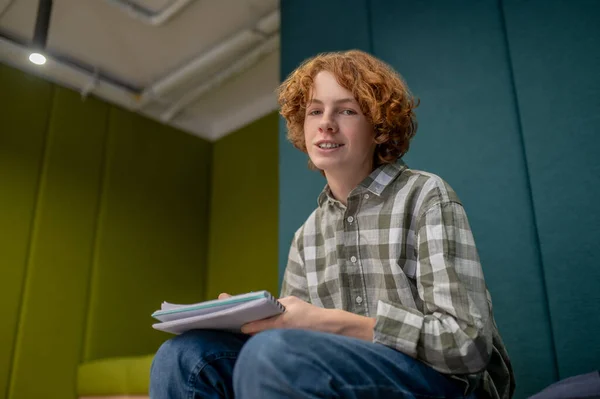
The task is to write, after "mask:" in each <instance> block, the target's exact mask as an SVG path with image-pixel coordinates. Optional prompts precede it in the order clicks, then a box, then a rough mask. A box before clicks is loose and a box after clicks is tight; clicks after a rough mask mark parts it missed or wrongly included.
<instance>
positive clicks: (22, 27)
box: [0, 0, 279, 140]
mask: <svg viewBox="0 0 600 399" xmlns="http://www.w3.org/2000/svg"><path fill="white" fill-rule="evenodd" d="M119 2H126V3H134V4H135V5H138V6H139V7H143V8H145V9H148V10H149V11H151V12H152V11H153V12H160V11H161V10H163V9H165V7H169V6H172V5H173V4H174V3H180V4H184V3H187V1H185V0H54V6H53V9H52V16H51V20H50V28H49V32H48V40H47V46H46V49H47V53H48V54H49V55H50V57H49V61H48V63H47V64H46V65H44V66H41V67H40V66H34V65H33V64H31V63H29V61H27V57H28V55H29V52H30V47H29V43H31V40H32V37H33V31H34V26H35V20H36V15H37V7H38V0H0V15H2V16H1V17H0V33H1V34H2V36H4V37H3V38H2V39H0V62H4V63H7V64H10V65H14V66H16V67H18V68H21V69H23V70H26V71H29V72H33V73H37V74H40V75H42V76H44V77H45V78H47V79H50V80H53V81H56V82H57V83H60V84H63V85H65V86H69V87H72V88H75V89H77V90H80V91H82V93H83V94H87V93H88V92H91V93H93V94H94V95H97V96H99V97H102V98H104V99H106V100H107V101H109V102H112V103H115V104H118V105H121V106H124V107H126V108H128V109H132V110H136V111H138V112H141V113H143V114H145V115H147V116H150V117H152V118H154V119H158V120H161V121H163V122H164V123H168V124H170V125H173V126H175V127H178V128H181V129H183V130H186V131H188V132H191V133H193V134H196V135H198V136H201V137H204V138H206V139H209V140H215V139H218V138H219V137H222V136H223V135H225V134H227V133H229V132H231V131H233V130H235V129H237V128H239V127H241V126H243V125H245V124H247V123H249V122H251V121H253V120H255V119H257V118H259V117H261V116H263V115H265V114H267V113H269V112H271V111H273V110H274V109H276V98H275V94H274V90H275V88H276V87H277V84H278V83H279V44H278V43H279V41H278V38H279V32H278V29H279V18H278V8H279V2H278V0H192V1H190V2H189V4H187V5H185V6H184V7H182V8H181V10H180V11H179V12H178V13H176V14H174V15H173V16H172V17H171V18H170V19H168V20H166V21H165V22H164V23H162V24H160V25H156V24H154V25H153V24H151V23H149V22H148V21H147V20H144V19H143V18H140V17H139V16H138V17H136V16H134V15H133V14H132V13H131V12H128V11H127V10H126V9H124V7H123V6H119V4H117V3H119ZM6 7H8V8H6ZM3 10H4V12H3ZM267 16H270V18H267V19H266V18H265V17H267ZM259 21H262V24H260V25H257V24H258V23H259ZM240 35H241V36H240ZM236 38H238V39H240V38H241V40H237V43H238V45H237V46H235V45H233V46H229V47H228V48H230V49H231V50H230V51H228V52H226V53H223V52H222V51H219V52H220V54H221V56H219V57H213V58H211V62H210V63H208V64H207V63H205V62H204V61H203V60H201V62H202V65H203V68H202V69H201V70H193V69H192V70H191V72H190V73H186V75H185V77H184V78H183V79H181V81H176V80H172V79H170V78H169V79H170V80H169V81H168V82H167V81H166V80H165V78H166V77H169V76H171V75H172V74H173V73H176V72H177V71H180V70H182V69H186V68H187V70H188V71H189V70H190V64H193V62H192V61H194V60H196V63H197V64H198V62H199V60H198V58H199V57H203V56H206V55H207V54H214V53H215V51H216V49H220V48H221V47H222V46H223V43H225V42H227V41H229V42H231V41H232V40H236ZM240 43H241V44H240ZM257 48H258V50H257ZM253 51H254V52H257V51H258V53H256V54H253V55H251V56H250V57H249V58H248V59H246V60H245V61H243V62H241V61H242V60H243V59H244V57H245V56H248V55H249V53H252V52H253ZM211 52H212V53H211ZM53 55H54V56H55V57H52V56H53ZM240 62H241V63H240ZM232 66H235V67H236V68H235V69H234V70H233V71H231V72H230V73H228V71H227V70H228V68H231V67H232ZM238 67H239V68H238ZM94 71H96V72H97V74H98V75H97V79H95V78H94ZM165 82H167V83H168V84H167V83H165ZM159 86H160V88H159V89H158V87H159ZM153 87H154V88H155V90H151V88H153ZM200 87H203V89H201V88H200ZM198 90H202V91H203V93H202V95H201V96H199V97H197V96H195V97H192V96H191V95H190V93H193V92H194V91H198ZM156 92H158V95H157V94H156ZM190 97H191V98H190ZM196 97H197V98H196ZM182 98H183V100H184V101H182ZM179 103H182V104H183V106H181V107H177V108H175V109H173V105H174V104H179Z"/></svg>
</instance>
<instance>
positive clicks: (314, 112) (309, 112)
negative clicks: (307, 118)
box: [308, 109, 321, 116]
mask: <svg viewBox="0 0 600 399" xmlns="http://www.w3.org/2000/svg"><path fill="white" fill-rule="evenodd" d="M320 113H321V110H318V109H313V110H311V111H308V115H313V116H314V115H319V114H320Z"/></svg>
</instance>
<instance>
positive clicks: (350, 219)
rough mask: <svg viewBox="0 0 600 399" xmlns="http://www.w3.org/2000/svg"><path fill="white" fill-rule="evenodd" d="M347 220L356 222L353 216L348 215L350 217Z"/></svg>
mask: <svg viewBox="0 0 600 399" xmlns="http://www.w3.org/2000/svg"><path fill="white" fill-rule="evenodd" d="M346 220H347V221H348V223H352V222H354V218H353V217H352V216H348V219H346Z"/></svg>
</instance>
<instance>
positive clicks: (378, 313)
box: [281, 160, 514, 398]
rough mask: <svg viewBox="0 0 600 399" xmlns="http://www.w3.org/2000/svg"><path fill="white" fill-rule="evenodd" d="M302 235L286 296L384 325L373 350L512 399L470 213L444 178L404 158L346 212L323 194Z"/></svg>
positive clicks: (358, 191) (361, 191) (368, 182)
mask: <svg viewBox="0 0 600 399" xmlns="http://www.w3.org/2000/svg"><path fill="white" fill-rule="evenodd" d="M318 205H319V206H318V208H317V209H316V210H315V211H314V212H313V213H312V214H311V215H310V216H309V218H308V219H307V220H306V222H305V223H304V225H303V226H302V227H300V229H299V230H298V231H297V232H296V234H295V236H294V240H293V242H292V245H291V249H290V253H289V259H288V265H287V268H286V271H285V276H284V281H283V286H282V291H281V296H282V297H284V296H289V295H294V296H297V297H299V298H301V299H303V300H305V301H307V302H310V303H312V304H314V305H316V306H319V307H323V308H336V309H343V310H346V311H348V312H352V313H355V314H358V315H363V316H367V317H374V318H376V325H375V331H374V342H376V343H380V344H383V345H386V346H388V347H391V348H394V349H396V350H398V351H401V352H403V353H405V354H407V355H409V356H411V357H413V358H417V359H419V360H421V361H422V362H424V363H426V364H428V365H429V366H431V367H432V368H434V369H435V370H437V371H439V372H441V373H444V374H450V375H452V378H455V379H459V380H461V381H464V382H465V383H466V390H467V391H469V390H471V389H473V388H474V387H475V386H476V385H477V386H478V387H479V388H478V391H479V392H480V397H482V398H484V397H489V398H509V397H510V396H512V393H513V391H514V377H513V374H512V368H511V366H510V361H509V359H508V356H507V354H506V350H505V348H504V345H503V343H502V340H501V338H500V336H499V334H498V330H497V327H496V324H495V321H494V318H493V314H492V303H491V298H490V295H489V292H488V290H487V287H486V284H485V281H484V277H483V271H482V269H481V265H480V262H479V256H478V254H477V249H476V247H475V242H474V240H473V235H472V233H471V228H470V226H469V223H468V221H467V216H466V214H465V211H464V209H463V206H462V204H461V202H460V200H459V199H458V197H457V195H456V194H455V192H454V191H453V190H452V189H451V188H450V187H449V186H448V184H447V183H446V182H444V181H443V180H442V179H440V178H439V177H437V176H435V175H433V174H430V173H425V172H421V171H416V170H411V169H408V168H407V166H406V165H405V164H404V163H403V162H402V161H401V160H399V161H398V162H397V163H395V164H388V165H383V166H381V167H379V168H377V169H376V170H375V171H374V172H373V173H371V175H370V176H369V177H368V178H366V179H365V180H364V181H363V182H362V183H361V184H360V185H359V186H358V187H356V188H355V189H354V190H353V191H352V192H351V193H350V195H349V197H348V201H347V206H344V205H343V204H342V203H341V202H339V201H337V200H335V199H334V198H333V196H332V195H331V192H330V190H329V188H328V187H325V189H324V190H323V192H322V193H321V195H320V196H319V200H318Z"/></svg>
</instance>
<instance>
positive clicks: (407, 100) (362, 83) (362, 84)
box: [277, 50, 419, 168]
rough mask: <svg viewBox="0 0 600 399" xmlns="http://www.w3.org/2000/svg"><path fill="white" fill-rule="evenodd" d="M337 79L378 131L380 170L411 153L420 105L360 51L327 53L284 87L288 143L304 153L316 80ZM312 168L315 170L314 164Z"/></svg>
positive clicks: (300, 69)
mask: <svg viewBox="0 0 600 399" xmlns="http://www.w3.org/2000/svg"><path fill="white" fill-rule="evenodd" d="M321 71H328V72H330V73H332V74H333V75H334V76H335V77H336V80H337V82H338V83H339V84H340V86H342V87H344V88H345V89H346V90H348V91H350V92H352V94H353V95H354V98H355V99H356V100H357V101H358V103H359V105H360V107H361V110H362V112H363V113H364V114H365V116H366V117H367V118H368V120H369V121H370V122H371V124H372V125H373V128H374V131H375V143H376V144H377V146H376V149H375V154H374V159H373V164H374V167H377V166H380V165H382V164H386V163H393V162H396V160H397V159H398V158H400V157H402V156H403V155H404V154H406V152H407V151H408V149H409V146H410V140H411V139H412V138H413V137H414V135H415V133H416V131H417V119H416V116H415V113H414V109H415V108H416V107H417V106H418V105H419V101H418V100H417V99H416V98H414V97H413V95H412V94H411V93H410V91H409V89H408V87H407V85H406V83H405V82H404V80H403V79H402V77H400V75H399V74H398V73H397V72H396V71H394V70H393V69H392V68H391V67H390V66H389V65H387V64H386V63H384V62H383V61H381V60H379V59H377V58H375V57H373V56H372V55H370V54H367V53H365V52H362V51H359V50H350V51H344V52H333V53H322V54H319V55H317V56H315V57H313V58H310V59H308V60H306V61H304V62H303V63H302V65H300V66H299V67H298V68H297V69H296V70H295V71H293V72H292V73H291V74H290V75H289V76H288V78H287V79H286V80H285V81H284V82H283V83H282V84H281V85H280V86H279V88H278V90H277V93H278V101H279V106H280V114H281V115H282V116H283V117H284V118H285V120H286V122H287V130H288V133H287V137H288V140H289V141H290V142H291V143H292V144H293V145H294V147H296V148H298V149H299V150H301V151H303V152H305V153H306V152H307V149H306V143H305V141H304V118H305V112H306V105H307V104H308V102H309V100H310V98H309V96H310V91H311V88H312V86H313V83H314V78H315V76H316V75H317V74H318V73H319V72H321ZM309 165H310V166H311V167H312V168H314V165H313V164H312V162H310V160H309Z"/></svg>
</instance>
